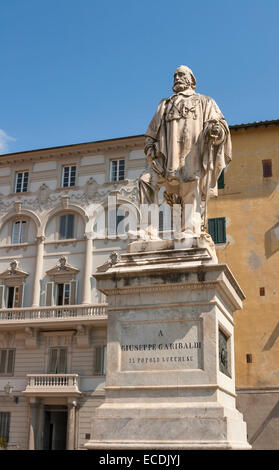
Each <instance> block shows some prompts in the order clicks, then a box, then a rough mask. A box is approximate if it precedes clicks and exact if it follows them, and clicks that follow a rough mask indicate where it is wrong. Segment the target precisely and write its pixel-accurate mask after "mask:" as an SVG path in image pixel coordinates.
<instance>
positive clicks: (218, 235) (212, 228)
mask: <svg viewBox="0 0 279 470" xmlns="http://www.w3.org/2000/svg"><path fill="white" fill-rule="evenodd" d="M208 232H209V233H210V235H211V237H212V240H213V241H214V243H216V244H217V243H226V218H225V217H217V218H216V219H208Z"/></svg>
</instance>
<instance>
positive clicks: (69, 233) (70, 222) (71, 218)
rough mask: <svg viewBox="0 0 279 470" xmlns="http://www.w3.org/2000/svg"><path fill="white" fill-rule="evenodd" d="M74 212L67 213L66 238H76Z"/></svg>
mask: <svg viewBox="0 0 279 470" xmlns="http://www.w3.org/2000/svg"><path fill="white" fill-rule="evenodd" d="M74 217H75V216H74V214H67V222H68V223H67V230H66V238H74Z"/></svg>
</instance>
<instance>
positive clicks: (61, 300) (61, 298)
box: [57, 283, 71, 305]
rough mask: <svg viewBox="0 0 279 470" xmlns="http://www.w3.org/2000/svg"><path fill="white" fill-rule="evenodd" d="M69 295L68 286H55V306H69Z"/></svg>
mask: <svg viewBox="0 0 279 470" xmlns="http://www.w3.org/2000/svg"><path fill="white" fill-rule="evenodd" d="M70 293H71V285H70V284H68V283H65V284H57V305H70Z"/></svg>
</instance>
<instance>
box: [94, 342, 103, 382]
mask: <svg viewBox="0 0 279 470" xmlns="http://www.w3.org/2000/svg"><path fill="white" fill-rule="evenodd" d="M94 352H95V360H94V373H95V374H96V375H103V365H104V346H95V348H94Z"/></svg>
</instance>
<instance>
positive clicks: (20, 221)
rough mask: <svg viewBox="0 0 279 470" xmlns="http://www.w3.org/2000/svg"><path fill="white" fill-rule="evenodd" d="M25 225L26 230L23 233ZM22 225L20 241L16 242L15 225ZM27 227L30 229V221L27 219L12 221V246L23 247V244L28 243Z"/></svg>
mask: <svg viewBox="0 0 279 470" xmlns="http://www.w3.org/2000/svg"><path fill="white" fill-rule="evenodd" d="M23 223H24V230H23V231H22V224H23ZM16 224H20V229H19V236H18V238H19V240H17V241H15V240H14V235H15V234H14V232H15V225H16ZM27 227H28V221H27V220H25V219H17V220H13V221H12V227H11V245H22V244H23V243H26V233H27Z"/></svg>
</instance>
